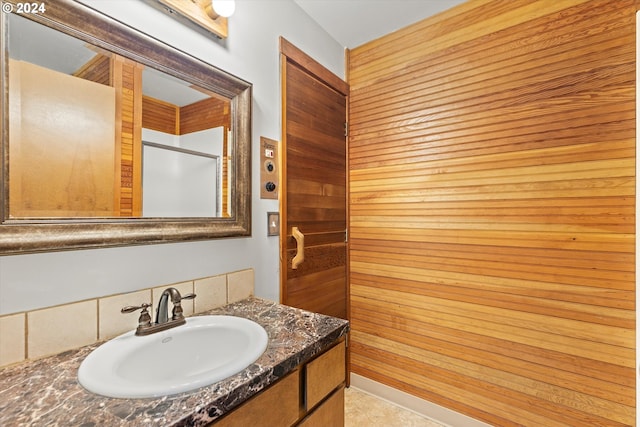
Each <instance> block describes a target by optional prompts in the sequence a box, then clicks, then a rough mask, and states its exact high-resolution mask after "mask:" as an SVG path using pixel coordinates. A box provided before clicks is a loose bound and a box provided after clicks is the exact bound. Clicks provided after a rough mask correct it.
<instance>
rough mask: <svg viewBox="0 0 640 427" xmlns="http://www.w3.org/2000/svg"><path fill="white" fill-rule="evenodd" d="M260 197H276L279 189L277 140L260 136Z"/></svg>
mask: <svg viewBox="0 0 640 427" xmlns="http://www.w3.org/2000/svg"><path fill="white" fill-rule="evenodd" d="M260 165H261V167H260V198H262V199H277V198H278V192H279V191H280V182H279V171H278V167H279V166H278V165H279V163H278V141H274V140H273V139H269V138H265V137H264V136H261V137H260Z"/></svg>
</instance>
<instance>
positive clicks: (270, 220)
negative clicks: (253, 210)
mask: <svg viewBox="0 0 640 427" xmlns="http://www.w3.org/2000/svg"><path fill="white" fill-rule="evenodd" d="M279 234H280V213H279V212H267V236H278V235H279Z"/></svg>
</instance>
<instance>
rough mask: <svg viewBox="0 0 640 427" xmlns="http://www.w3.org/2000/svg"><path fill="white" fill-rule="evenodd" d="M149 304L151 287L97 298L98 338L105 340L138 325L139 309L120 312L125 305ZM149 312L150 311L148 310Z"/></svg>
mask: <svg viewBox="0 0 640 427" xmlns="http://www.w3.org/2000/svg"><path fill="white" fill-rule="evenodd" d="M143 303H146V304H151V289H145V290H142V291H138V292H131V293H128V294H120V295H113V296H110V297H106V298H99V299H98V324H99V329H98V339H99V340H106V339H110V338H113V337H116V336H118V335H120V334H123V333H125V332H127V331H130V330H132V329H135V328H137V327H138V318H139V317H140V310H138V311H135V312H133V313H121V312H120V310H121V309H122V308H123V307H126V306H136V307H139V306H140V305H142V304H143ZM149 314H151V311H149Z"/></svg>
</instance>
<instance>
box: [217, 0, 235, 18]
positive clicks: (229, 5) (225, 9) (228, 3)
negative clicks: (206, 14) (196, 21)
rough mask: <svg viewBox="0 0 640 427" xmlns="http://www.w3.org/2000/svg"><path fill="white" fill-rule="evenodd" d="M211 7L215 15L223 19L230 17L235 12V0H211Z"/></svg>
mask: <svg viewBox="0 0 640 427" xmlns="http://www.w3.org/2000/svg"><path fill="white" fill-rule="evenodd" d="M211 6H213V10H214V11H215V13H216V14H218V15H219V16H222V17H224V18H228V17H230V16H231V15H233V12H235V11H236V2H235V0H211Z"/></svg>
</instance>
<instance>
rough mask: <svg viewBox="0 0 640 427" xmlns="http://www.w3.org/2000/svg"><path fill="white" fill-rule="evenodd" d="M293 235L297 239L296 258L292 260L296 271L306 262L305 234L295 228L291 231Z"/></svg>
mask: <svg viewBox="0 0 640 427" xmlns="http://www.w3.org/2000/svg"><path fill="white" fill-rule="evenodd" d="M291 235H292V236H293V238H294V239H296V256H294V257H293V259H292V260H291V268H292V269H293V270H296V269H297V268H298V266H299V265H300V264H302V261H304V234H302V232H301V231H300V230H299V229H298V227H293V228H292V229H291Z"/></svg>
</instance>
